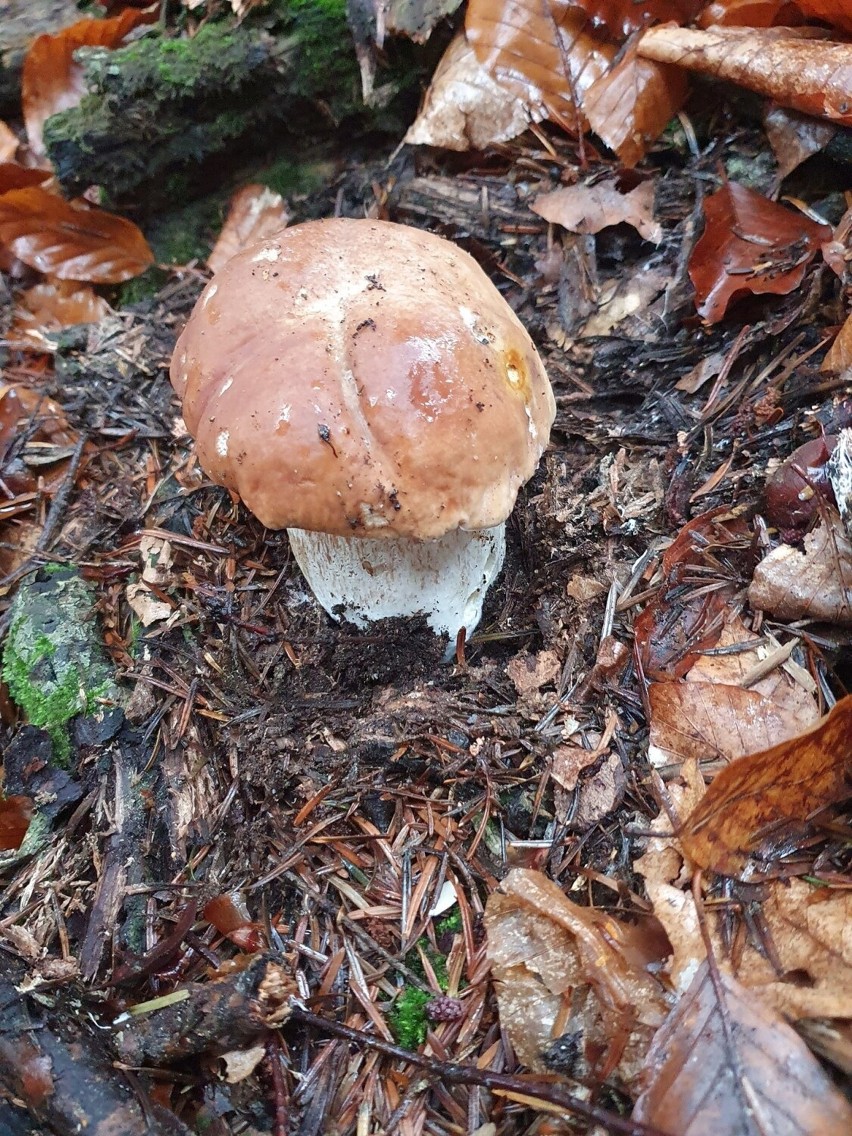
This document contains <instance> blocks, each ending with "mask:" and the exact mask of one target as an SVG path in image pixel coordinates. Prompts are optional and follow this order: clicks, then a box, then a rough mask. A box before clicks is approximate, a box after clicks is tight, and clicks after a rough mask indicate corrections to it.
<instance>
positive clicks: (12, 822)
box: [0, 794, 33, 852]
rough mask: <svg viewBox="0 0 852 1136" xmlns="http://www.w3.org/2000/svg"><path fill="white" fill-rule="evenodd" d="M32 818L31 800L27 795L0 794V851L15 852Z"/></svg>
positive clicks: (21, 842) (22, 840)
mask: <svg viewBox="0 0 852 1136" xmlns="http://www.w3.org/2000/svg"><path fill="white" fill-rule="evenodd" d="M32 818H33V802H32V800H31V799H30V798H29V797H4V796H3V795H2V794H0V852H17V850H18V849H19V848H20V847H21V845H22V844H23V842H24V837H25V836H26V835H27V829H28V828H29V827H30V821H31V820H32Z"/></svg>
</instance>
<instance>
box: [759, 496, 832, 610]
mask: <svg viewBox="0 0 852 1136" xmlns="http://www.w3.org/2000/svg"><path fill="white" fill-rule="evenodd" d="M748 601H749V603H750V604H751V606H752V607H753V608H757V609H759V610H761V611H768V612H770V613H771V614H772V615H774V616H775V617H776V618H778V619H782V620H790V621H792V620H795V619H824V620H829V621H830V622H832V623H841V624H843V625H845V626H849V625H850V624H852V542H850V539H849V536H848V534H847V533H846V532H845V531H844V529H843V526H842V524H841V523H840V521H839V518H836V514H835V515H834V517H833V518H832V519H831V521H830V522H829V523H826V522H825V521H823V522H821V523H820V525H819V527H818V528H816V529H814V531H813V532H811V533H808V534H807V536H806V537H805V539H804V548H803V550H801V551H800V550H799V549H798V548H793V547H792V546H791V545H789V544H781V545H779V546H778V547H777V548H775V549H773V550H772V552H770V553H769V555H768V556H766V557H765V558H764V559H763V560H761V562H760V563H759V564H758V566H757V567H756V568H755V570H754V579H753V581H752V583H751V586H750V587H749V590H748Z"/></svg>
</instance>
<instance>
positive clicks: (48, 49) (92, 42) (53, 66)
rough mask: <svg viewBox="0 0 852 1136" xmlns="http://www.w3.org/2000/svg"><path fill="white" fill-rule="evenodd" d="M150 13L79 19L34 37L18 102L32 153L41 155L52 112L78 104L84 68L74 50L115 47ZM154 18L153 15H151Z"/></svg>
mask: <svg viewBox="0 0 852 1136" xmlns="http://www.w3.org/2000/svg"><path fill="white" fill-rule="evenodd" d="M151 18H152V13H146V12H143V11H140V10H138V9H134V8H127V9H125V11H123V12H121V13H120V14H119V15H118V16H113V17H111V18H110V19H106V20H90V19H86V20H79V21H78V22H77V23H76V24H72V25H71V27H69V28H64V29H63V30H62V31H61V32H58V33H57V34H56V35H40V36H38V37H37V38H36V39H35V40H33V42H32V44H31V46H30V49H29V51H28V52H27V54H26V57H25V59H24V67H23V74H22V76H21V102H22V105H23V111H24V123H25V125H26V128H27V138H28V140H29V144H30V149H31V150H32V151H33V153H34V154H37V155H43V154H44V142H43V140H42V129H43V127H44V124H45V122H46V121H47V119H48V118H50V116H51V115H53V114H57V113H58V112H59V111H61V110H68V109H69V108H70V107H75V106H77V105H78V103H79V102H80V100H81V99H82V97H83V95H84V94H85V85H84V83H83V68H82V67H81V66H80V64H79V63H78V62H77V61H76V60H75V58H74V53H75V51H77V50H78V48H81V47H108V48H113V47H118V45H119V44H120V43H121V41H122V40H123V39H124V38H125V36H127V35H128V34H129V33H130V32H131V31H132V30H133V29H134V28H135V27H137V26H138V25H139V24H141V23H146V22H150V20H151ZM153 18H156V16H153Z"/></svg>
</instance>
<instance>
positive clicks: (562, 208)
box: [530, 178, 663, 245]
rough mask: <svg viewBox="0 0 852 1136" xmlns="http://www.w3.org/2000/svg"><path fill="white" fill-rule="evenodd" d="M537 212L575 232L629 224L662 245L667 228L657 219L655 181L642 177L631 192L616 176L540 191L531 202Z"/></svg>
mask: <svg viewBox="0 0 852 1136" xmlns="http://www.w3.org/2000/svg"><path fill="white" fill-rule="evenodd" d="M530 208H531V209H532V211H533V213H537V214H538V215H539V217H543V218H544V219H545V221H550V222H552V223H553V224H555V225H561V226H562V227H563V229H568V230H569V232H572V233H599V232H600V231H601V229H605V228H607V227H608V226H609V225H619V224H622V223H624V224H627V225H632V227H633V228H634V229H636V231H637V232H638V233H639V234H640V236H643V237H644V238H645V240H646V241H652V242H653V243H654V244H655V245H658V244H659V243H660V241H661V240H662V239H663V230H662V228H661V226H660V224H659V223H658V222H657V221H655V220H654V183H653V182H652V181H642V182H640V183H639V185H637V186H635V187H634V188H633V189H631V190H630V191H629V192H627V193H624V192H622V191H621V190H619V188H618V183H617V181H616V179H615V178H607V179H606V180H604V181H599V182H595V184H593V185H569V186H564V187H562V188H561V189H555V190H553V191H552V192H551V193H540V194H539V195H538V197H536V199H535V201H533V203H532V205H531V206H530Z"/></svg>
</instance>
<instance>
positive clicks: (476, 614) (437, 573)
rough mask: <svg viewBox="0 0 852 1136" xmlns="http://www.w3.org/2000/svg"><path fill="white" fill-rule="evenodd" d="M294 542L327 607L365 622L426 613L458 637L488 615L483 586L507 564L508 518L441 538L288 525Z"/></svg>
mask: <svg viewBox="0 0 852 1136" xmlns="http://www.w3.org/2000/svg"><path fill="white" fill-rule="evenodd" d="M287 535H288V537H289V538H290V547H291V549H292V550H293V555H294V557H295V558H296V562H297V563H298V565H299V567H300V568H301V570H302V574H303V575H304V577H305V579H306V580H307V581H308V584H309V585H310V587H311V591H312V592H313V593H314V595H315V596H316V598H317V600H318V601H319V602H320V604H322V606H323V607H324V608H325V610H326V611H327V612H328V613H329V615H331V616H333V617H334V618H335V619H339V618H341V617H342V618H345V619H348V620H349V621H350V623H354V624H355V626H356V627H359V628H362V629H363V628H364V627H366V626H367V625H368V624H370V623H375V622H376V621H377V620H379V619H391V618H394V617H405V616H412V615H425V616H426V621H427V623H428V624H429V626H430V627H431V628H432V630H433V631H434V632H436V634H438V635H442V634H444V635H449V636H450V640H451V641H453V640H455V638H456V636H457V634H458V632H459V631H460V630H461V629H462V628H465V629H466V631H467V633H468V634H470V632H471V631H472V630H473V629H474V627H476V625H477V624H478V623H479V620H480V619H481V617H482V604H483V602H484V600H485V594H486V592H487V591H488V589H489V588H490V587H491V585H492V583H493V582H494V580H495V579H496V578H497V576H498V575H499V573H500V569H501V568H502V567H503V560H504V557H505V554H506V526H505V525H497V526H495V527H494V528H489V529H476V530H474V531H472V532H465V531H464V530H462V529H456V530H454V531H453V532H449V533H447V534H446V535H445V536H443V537H440V538H439V539H438V540H425V541H418V540H405V539H397V540H370V539H366V538H364V537H343V536H332V535H330V534H329V533H321V532H308V531H306V530H305V529H288V530H287Z"/></svg>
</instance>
